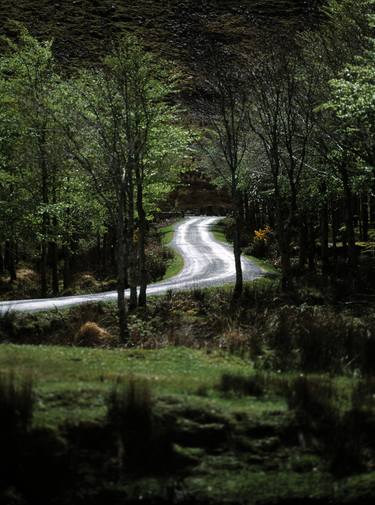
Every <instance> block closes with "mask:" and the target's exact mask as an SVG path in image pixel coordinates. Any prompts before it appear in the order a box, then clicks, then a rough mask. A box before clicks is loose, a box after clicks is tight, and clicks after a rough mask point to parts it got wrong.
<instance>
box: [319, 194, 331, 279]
mask: <svg viewBox="0 0 375 505" xmlns="http://www.w3.org/2000/svg"><path fill="white" fill-rule="evenodd" d="M320 242H321V257H322V270H323V274H324V275H325V274H327V273H328V272H329V246H328V242H329V240H328V205H327V202H326V201H324V202H323V204H322V208H321V210H320Z"/></svg>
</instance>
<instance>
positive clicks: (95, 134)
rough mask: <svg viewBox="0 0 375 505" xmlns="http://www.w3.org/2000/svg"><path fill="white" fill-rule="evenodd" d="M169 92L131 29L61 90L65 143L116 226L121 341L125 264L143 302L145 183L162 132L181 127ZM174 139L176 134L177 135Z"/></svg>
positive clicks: (133, 293)
mask: <svg viewBox="0 0 375 505" xmlns="http://www.w3.org/2000/svg"><path fill="white" fill-rule="evenodd" d="M172 91H173V86H172V80H171V78H170V77H169V76H168V75H167V74H166V72H165V71H164V70H163V68H162V66H161V65H160V64H158V63H157V62H156V61H155V60H154V58H153V57H152V56H151V55H149V54H147V53H145V52H144V51H143V49H142V48H141V46H140V44H139V43H138V41H137V40H136V39H135V38H134V37H132V36H126V37H124V38H122V39H121V40H119V41H118V42H116V43H115V45H114V49H113V52H112V54H111V55H110V56H109V57H108V58H106V60H105V62H104V65H103V67H102V68H101V69H99V70H92V71H89V70H87V71H83V72H81V73H80V75H79V76H78V78H76V79H73V80H72V81H71V82H70V83H69V84H68V85H67V86H66V87H65V91H64V94H65V106H64V108H63V110H62V111H61V112H62V113H61V115H60V123H61V124H62V126H63V128H64V130H65V134H66V140H67V143H66V145H67V149H68V151H69V153H70V154H71V156H72V157H73V158H74V160H76V162H77V163H79V164H80V166H81V167H82V168H83V169H84V170H85V171H86V172H87V173H88V174H89V175H90V177H91V178H92V181H93V184H94V186H95V190H96V191H95V193H96V196H97V198H99V199H100V201H101V202H102V203H103V205H104V206H105V207H106V209H107V212H108V216H109V218H110V221H111V223H112V225H113V226H114V227H115V229H116V240H117V277H118V287H117V294H118V297H117V299H118V311H119V321H120V336H121V339H122V341H123V342H126V341H127V339H128V327H127V311H128V308H127V303H126V299H125V293H124V291H125V287H126V272H127V271H129V272H130V273H129V284H130V290H131V298H130V303H132V304H133V305H135V304H136V295H137V291H136V289H137V279H138V275H137V274H138V272H139V278H140V295H139V302H140V304H141V305H144V304H145V303H146V288H147V271H146V262H145V241H146V230H147V222H146V218H147V216H146V212H145V208H144V189H145V184H146V181H147V180H148V178H149V177H150V175H151V174H149V173H148V172H149V170H151V171H152V170H153V169H154V168H155V166H154V163H155V161H156V160H158V159H160V154H159V153H160V152H163V151H165V148H166V146H167V145H168V143H166V144H164V147H163V142H165V141H166V138H165V136H164V133H163V132H165V130H168V129H169V130H170V131H177V130H178V127H175V129H173V128H172V125H173V123H176V120H177V117H176V114H175V111H174V108H173V107H171V106H170V105H168V103H167V99H168V98H169V96H170V94H171V92H172ZM171 129H172V130H171ZM173 138H174V137H173V135H172V139H173ZM175 138H176V141H177V139H179V138H180V135H175ZM168 142H169V143H171V139H168ZM183 144H184V142H182V143H181V142H179V143H178V146H177V147H176V146H175V147H174V149H175V152H176V154H177V151H178V150H179V149H180V148H182V147H183ZM136 216H138V231H139V240H138V242H137V240H136V234H135V231H136V222H135V218H136ZM137 245H138V254H139V270H138V262H137V256H136V253H137V249H136V246H137Z"/></svg>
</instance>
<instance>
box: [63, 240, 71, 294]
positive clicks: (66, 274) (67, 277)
mask: <svg viewBox="0 0 375 505" xmlns="http://www.w3.org/2000/svg"><path fill="white" fill-rule="evenodd" d="M63 255H64V269H63V282H64V289H69V288H70V286H71V283H72V276H71V265H70V260H71V255H70V249H69V247H68V246H67V245H65V246H64V249H63Z"/></svg>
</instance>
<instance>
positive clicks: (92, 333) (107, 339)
mask: <svg viewBox="0 0 375 505" xmlns="http://www.w3.org/2000/svg"><path fill="white" fill-rule="evenodd" d="M118 343H119V341H118V339H117V338H116V337H113V336H112V335H111V334H110V333H109V332H108V331H107V330H105V329H104V328H101V327H100V326H99V325H98V324H96V323H93V322H91V321H88V322H86V323H84V324H83V325H82V326H81V327H80V329H79V330H78V332H77V334H76V335H75V338H74V344H75V345H78V346H83V347H115V346H116V345H118Z"/></svg>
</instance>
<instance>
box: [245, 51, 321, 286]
mask: <svg viewBox="0 0 375 505" xmlns="http://www.w3.org/2000/svg"><path fill="white" fill-rule="evenodd" d="M249 68H250V72H249V88H250V89H251V98H252V104H251V110H252V112H251V114H249V116H248V117H249V121H250V128H251V129H252V130H253V132H254V133H255V134H256V135H257V136H258V138H259V140H260V142H261V144H262V146H263V149H264V152H265V154H266V157H267V160H268V166H269V170H270V174H271V180H272V189H273V195H274V201H275V219H276V229H277V239H278V244H279V249H280V254H281V267H282V275H283V279H282V285H283V288H284V289H287V288H288V287H289V285H290V282H291V263H290V257H291V251H290V244H291V240H292V236H293V235H295V234H296V231H297V230H298V227H299V225H301V224H302V223H301V215H300V213H299V208H298V207H299V201H298V197H299V194H300V189H301V183H302V177H303V172H304V170H305V168H306V163H307V160H308V156H309V147H310V143H311V139H312V134H313V131H314V124H313V121H312V116H313V111H314V106H315V105H316V104H315V101H314V99H315V95H314V92H315V86H316V77H315V75H309V74H305V73H304V72H303V69H302V62H301V60H300V55H299V54H298V51H297V50H296V48H295V47H293V46H289V47H288V50H287V49H286V47H285V42H284V43H283V44H281V43H280V41H279V42H278V43H277V41H273V43H272V44H271V47H270V49H269V50H268V51H266V52H264V53H263V54H262V55H260V57H259V58H258V60H257V62H256V63H253V64H251V63H250V64H249Z"/></svg>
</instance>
